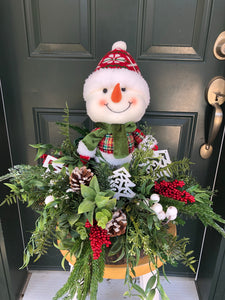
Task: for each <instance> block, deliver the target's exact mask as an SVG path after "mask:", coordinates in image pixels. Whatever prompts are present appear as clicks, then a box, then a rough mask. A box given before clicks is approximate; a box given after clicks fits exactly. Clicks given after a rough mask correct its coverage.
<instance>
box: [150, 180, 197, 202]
mask: <svg viewBox="0 0 225 300" xmlns="http://www.w3.org/2000/svg"><path fill="white" fill-rule="evenodd" d="M184 185H185V183H184V182H183V181H179V180H177V179H176V180H174V181H173V182H168V181H165V180H163V181H161V182H157V181H156V182H155V193H158V194H160V195H163V196H165V197H168V198H172V199H174V200H178V201H181V202H185V203H186V204H187V203H188V201H189V202H190V203H194V202H195V197H194V196H192V195H191V194H190V193H188V192H186V191H185V190H184V191H180V190H178V189H177V188H178V187H183V186H184Z"/></svg>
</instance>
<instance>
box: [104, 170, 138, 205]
mask: <svg viewBox="0 0 225 300" xmlns="http://www.w3.org/2000/svg"><path fill="white" fill-rule="evenodd" d="M113 174H114V175H112V176H110V177H109V181H110V188H111V190H112V191H114V192H116V194H115V195H114V197H115V198H116V199H119V198H120V197H126V198H133V197H134V196H135V193H134V192H133V191H132V190H131V188H132V187H135V184H134V183H133V182H132V181H131V180H130V179H129V178H130V177H131V175H130V173H129V172H128V171H127V170H126V169H125V168H124V167H122V168H119V169H117V170H115V171H114V172H113Z"/></svg>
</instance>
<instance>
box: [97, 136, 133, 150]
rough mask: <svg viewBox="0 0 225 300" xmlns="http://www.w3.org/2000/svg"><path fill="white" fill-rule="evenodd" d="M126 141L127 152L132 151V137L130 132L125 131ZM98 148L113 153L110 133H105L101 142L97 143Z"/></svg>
mask: <svg viewBox="0 0 225 300" xmlns="http://www.w3.org/2000/svg"><path fill="white" fill-rule="evenodd" d="M127 143H128V150H129V153H132V152H133V151H134V149H135V145H134V137H133V135H132V133H129V132H127ZM98 148H99V150H100V151H102V152H105V153H108V154H113V150H114V149H113V136H112V134H106V135H105V136H104V138H103V139H102V140H101V142H100V143H99V144H98Z"/></svg>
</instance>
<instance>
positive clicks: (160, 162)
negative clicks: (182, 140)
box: [139, 150, 171, 178]
mask: <svg viewBox="0 0 225 300" xmlns="http://www.w3.org/2000/svg"><path fill="white" fill-rule="evenodd" d="M154 157H155V158H156V159H155V160H154V159H153V160H151V161H149V160H147V162H146V163H143V164H140V165H139V166H140V167H143V166H148V167H147V168H146V172H147V173H150V170H153V171H155V170H157V169H159V168H164V167H166V166H167V165H169V164H170V163H171V160H170V156H169V152H168V150H157V151H154ZM164 174H165V175H166V176H168V177H169V176H170V175H169V174H168V173H167V172H164ZM161 176H163V173H162V172H160V173H159V174H158V176H157V177H158V178H159V177H161Z"/></svg>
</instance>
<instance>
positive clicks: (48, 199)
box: [45, 196, 55, 205]
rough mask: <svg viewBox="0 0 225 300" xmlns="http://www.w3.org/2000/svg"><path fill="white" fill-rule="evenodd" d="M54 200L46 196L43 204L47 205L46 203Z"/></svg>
mask: <svg viewBox="0 0 225 300" xmlns="http://www.w3.org/2000/svg"><path fill="white" fill-rule="evenodd" d="M54 200H55V198H54V197H53V196H48V197H46V198H45V204H46V205H47V204H48V203H51V202H52V201H54Z"/></svg>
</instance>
